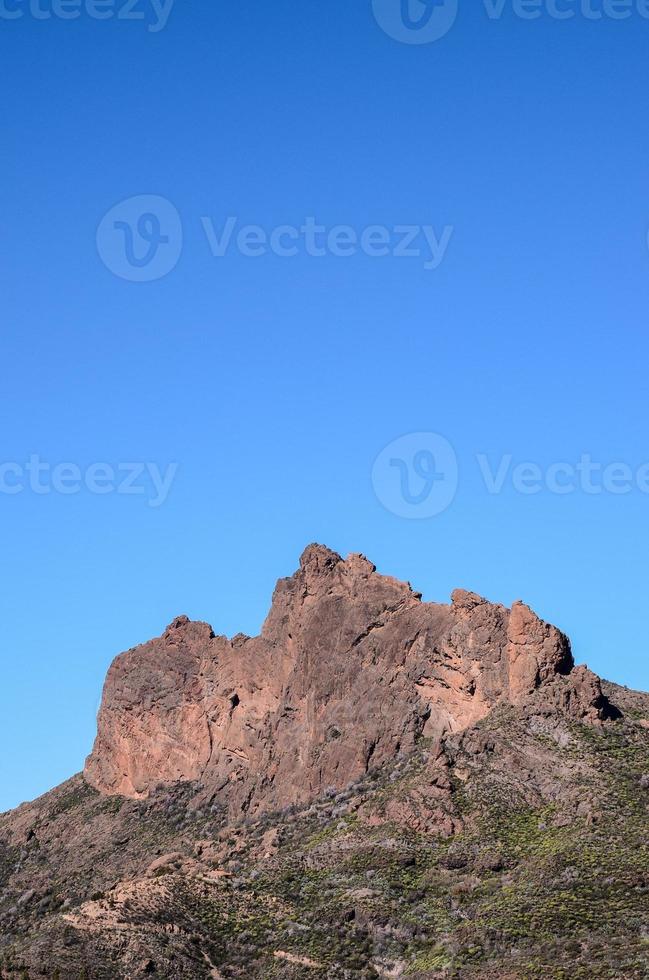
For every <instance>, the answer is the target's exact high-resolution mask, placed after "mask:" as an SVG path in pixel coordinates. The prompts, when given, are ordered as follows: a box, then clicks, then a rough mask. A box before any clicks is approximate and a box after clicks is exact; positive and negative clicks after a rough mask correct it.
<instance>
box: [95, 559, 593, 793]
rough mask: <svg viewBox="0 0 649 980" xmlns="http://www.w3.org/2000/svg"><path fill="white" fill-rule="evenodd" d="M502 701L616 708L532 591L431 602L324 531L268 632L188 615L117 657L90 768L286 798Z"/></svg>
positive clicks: (362, 768)
mask: <svg viewBox="0 0 649 980" xmlns="http://www.w3.org/2000/svg"><path fill="white" fill-rule="evenodd" d="M539 692H541V695H540V696H539ZM502 702H506V703H510V704H514V705H520V706H525V707H526V709H527V710H530V711H548V710H552V711H561V712H568V713H571V714H573V715H574V716H576V717H579V718H587V719H589V720H592V721H593V722H597V721H598V720H599V719H600V718H601V717H603V716H604V715H605V714H606V712H607V710H608V707H607V703H606V699H605V698H604V697H603V695H602V692H601V687H600V684H599V679H598V678H596V677H595V676H594V675H592V674H591V673H590V672H589V671H586V670H585V669H581V670H579V671H576V670H575V669H574V661H573V658H572V654H571V650H570V644H569V641H568V640H567V638H566V637H565V636H564V635H563V634H562V633H561V632H560V631H559V630H557V629H556V628H555V627H553V626H551V625H549V624H547V623H544V622H543V621H542V620H541V619H539V617H538V616H537V615H536V614H535V613H534V612H532V610H531V609H529V608H528V607H527V606H526V605H524V604H523V603H515V604H514V606H513V607H512V609H511V610H508V609H506V608H505V607H504V606H501V605H497V604H493V603H490V602H488V601H487V600H485V599H483V598H481V597H480V596H477V595H475V594H474V593H471V592H465V591H462V590H457V591H455V592H454V593H453V596H452V602H451V604H450V605H443V604H438V603H424V602H422V601H421V596H420V594H419V593H417V592H414V591H413V589H412V588H411V586H410V585H409V584H408V583H404V582H401V581H399V580H397V579H394V578H390V577H388V576H384V575H380V574H379V573H378V572H377V571H376V568H375V566H374V565H373V564H372V563H371V562H370V561H369V560H368V559H367V558H366V557H364V556H363V555H359V554H352V555H350V556H349V557H348V558H347V559H343V558H342V557H341V556H340V555H338V554H336V553H335V552H334V551H331V550H330V549H329V548H326V547H324V546H323V545H319V544H312V545H309V546H308V547H307V548H306V549H305V551H304V552H303V554H302V556H301V558H300V565H299V569H298V570H297V571H296V572H295V574H294V575H292V576H291V577H289V578H285V579H280V581H279V582H278V584H277V587H276V589H275V593H274V596H273V602H272V606H271V609H270V612H269V614H268V617H267V619H266V621H265V623H264V626H263V629H262V632H261V634H260V636H258V637H246V636H244V635H241V634H240V635H238V636H237V637H235V638H234V639H233V640H229V639H227V638H226V637H224V636H215V635H214V632H213V630H212V628H211V627H210V626H209V625H208V624H206V623H195V622H191V621H190V620H189V619H188V618H187V617H186V616H181V617H178V618H177V619H175V620H174V621H173V622H172V623H171V625H170V626H169V627H168V628H167V629H166V630H165V632H164V633H163V635H162V636H161V637H159V638H158V639H154V640H151V641H150V642H149V643H146V644H144V645H142V646H140V647H137V648H135V649H133V650H130V651H128V652H127V653H125V654H122V655H121V656H120V657H118V658H117V659H116V660H115V662H114V663H113V665H112V666H111V668H110V670H109V673H108V677H107V681H106V685H105V690H104V695H103V700H102V706H101V710H100V713H99V719H98V734H97V740H96V743H95V746H94V749H93V752H92V754H91V755H90V757H89V759H88V761H87V764H86V769H85V776H86V778H87V780H88V781H89V782H90V783H91V785H92V786H94V787H95V788H96V789H98V790H99V791H100V792H102V793H106V794H121V795H124V796H130V797H143V796H146V795H148V794H149V793H150V792H151V789H152V788H153V787H155V786H157V785H158V784H160V783H175V782H179V781H183V780H198V781H200V782H201V783H202V784H203V785H204V786H205V792H206V794H208V795H209V796H210V797H211V798H212V799H218V801H219V802H220V803H222V804H223V805H225V806H226V807H227V808H228V809H229V810H230V811H234V812H240V811H249V810H251V811H254V810H258V809H268V808H273V807H278V806H286V805H287V804H290V803H298V802H305V801H308V800H309V799H311V798H315V797H316V796H317V795H319V794H320V793H321V792H322V791H323V789H324V788H325V787H328V786H331V787H335V788H339V789H340V788H342V787H344V786H345V785H347V784H349V783H351V782H352V781H353V780H355V779H357V778H359V777H360V776H362V775H363V774H365V773H366V772H368V771H369V770H370V769H371V768H374V767H377V766H381V765H382V764H384V763H385V762H387V761H389V760H391V759H394V758H396V757H397V756H398V755H399V754H400V753H403V752H405V751H408V750H410V749H412V748H413V746H414V745H415V744H416V743H417V741H418V740H419V739H421V738H422V737H441V736H443V735H444V733H448V732H457V731H461V730H463V729H465V728H467V727H468V726H470V725H472V724H474V723H476V722H477V721H479V720H480V719H481V718H484V717H485V716H486V715H488V714H489V713H490V712H491V711H492V710H493V709H494V708H495V707H496V706H497V705H499V704H500V703H502Z"/></svg>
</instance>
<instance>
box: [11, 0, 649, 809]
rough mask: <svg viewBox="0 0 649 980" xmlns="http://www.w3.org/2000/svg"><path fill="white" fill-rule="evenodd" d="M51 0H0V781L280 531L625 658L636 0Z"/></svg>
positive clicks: (632, 509) (91, 717)
mask: <svg viewBox="0 0 649 980" xmlns="http://www.w3.org/2000/svg"><path fill="white" fill-rule="evenodd" d="M52 2H53V0H38V3H37V2H36V0H31V6H30V3H29V2H28V0H24V2H22V3H21V0H3V3H2V4H0V6H1V8H2V12H1V13H0V56H1V59H2V65H3V86H4V98H3V108H2V117H3V127H2V128H3V140H2V146H3V148H2V154H1V156H0V197H1V203H2V219H3V220H2V228H3V233H2V236H1V237H0V251H1V259H2V300H3V308H4V316H3V331H2V351H3V356H2V360H1V362H0V370H1V372H2V385H1V392H2V396H1V397H2V401H3V412H2V422H1V426H2V440H1V443H0V446H1V451H0V456H1V458H0V464H1V466H0V521H1V523H2V551H3V561H2V572H1V575H2V583H1V594H2V603H3V607H4V608H3V615H2V647H1V649H2V661H3V663H2V684H1V686H0V734H1V743H2V752H1V759H2V762H1V763H0V765H1V770H0V775H1V778H0V809H3V808H8V807H10V806H14V805H16V804H17V803H19V802H21V801H22V800H24V799H28V798H31V797H34V796H36V795H37V794H39V793H41V792H43V791H45V790H46V789H48V788H50V787H51V786H53V785H55V784H56V783H58V782H60V781H61V780H63V779H64V778H66V777H68V776H69V775H71V774H73V773H74V772H76V771H78V770H79V769H80V768H81V767H82V765H83V760H84V757H85V755H86V754H87V752H88V751H89V750H90V747H91V744H92V739H93V736H94V730H95V712H96V709H97V706H98V701H99V697H100V692H101V686H102V682H103V678H104V675H105V671H106V669H107V667H108V665H109V663H110V661H111V659H112V658H113V656H114V655H115V654H116V653H118V652H119V651H120V650H122V649H125V648H127V647H130V646H132V645H134V644H136V643H138V642H140V641H144V640H146V639H148V638H149V637H151V636H154V635H158V634H159V633H160V632H162V630H163V629H164V627H165V626H166V624H167V623H168V622H169V621H170V620H171V619H172V618H173V617H174V616H175V615H177V614H180V613H187V614H188V615H190V616H192V617H195V618H200V619H205V620H208V621H209V622H211V623H212V625H213V626H214V628H215V630H216V631H217V632H222V633H226V634H230V635H231V634H233V633H236V632H238V631H240V630H241V631H244V632H248V633H254V632H256V631H257V630H258V628H259V626H260V623H261V621H262V619H263V617H264V615H265V612H266V610H267V607H268V604H269V600H270V595H271V592H272V588H273V585H274V581H275V579H276V578H277V577H278V576H280V575H285V574H289V573H291V572H292V571H293V570H294V568H295V567H296V565H297V561H298V557H299V554H300V552H301V551H302V549H303V547H304V546H305V545H306V544H307V543H308V542H310V541H313V540H318V541H322V542H324V543H326V544H328V545H329V546H330V547H332V548H334V549H336V550H338V551H341V552H343V553H344V554H347V553H348V552H350V551H362V552H364V553H366V554H367V555H368V556H369V557H370V558H372V560H373V561H374V562H375V563H376V564H377V565H378V567H379V569H380V570H381V571H385V572H388V573H391V574H394V575H397V576H400V577H404V578H407V579H409V580H410V581H412V583H413V585H415V586H416V587H417V588H419V589H420V590H421V591H423V593H424V596H425V598H427V599H436V600H443V601H446V600H447V599H448V596H449V594H450V592H451V590H452V589H453V588H455V587H457V586H461V587H465V588H469V589H473V590H476V591H478V592H480V593H482V594H484V595H486V596H488V597H489V598H491V599H494V600H497V601H500V602H504V603H510V602H511V601H513V600H514V599H517V598H523V599H525V600H526V601H527V602H529V603H530V604H531V605H533V606H534V607H535V608H536V609H537V611H538V612H539V613H540V614H541V615H543V616H544V617H545V618H547V619H549V620H551V621H553V622H555V623H557V624H558V625H559V626H560V627H562V628H563V629H564V630H565V631H567V632H568V633H569V634H570V635H571V637H572V639H573V642H574V648H575V654H576V657H577V659H578V660H580V661H582V662H583V661H585V662H587V663H588V664H589V666H591V667H592V668H593V669H595V670H597V671H598V672H599V673H601V674H603V675H605V676H607V677H609V678H611V679H615V680H617V681H619V682H622V683H626V684H628V685H630V686H634V687H641V688H642V687H643V688H645V689H647V688H649V667H648V665H647V652H648V649H647V646H648V645H647V638H646V628H645V624H644V620H645V618H646V611H645V610H646V589H647V553H648V545H649V530H648V528H649V493H647V491H648V490H649V479H648V476H649V470H648V469H647V467H646V466H645V465H644V464H647V463H648V462H649V439H648V438H647V355H648V353H649V340H648V339H647V304H648V300H649V249H648V247H647V229H648V227H649V180H648V178H649V152H648V151H649V137H648V131H647V119H648V118H649V112H648V109H649V105H648V103H649V88H648V86H647V65H648V63H649V57H648V56H649V19H646V17H645V16H643V15H642V4H641V3H640V2H638V3H637V4H636V2H635V0H634V2H633V3H631V4H629V5H628V6H626V7H625V6H624V4H623V3H621V4H620V3H617V4H613V3H610V2H609V3H608V5H607V7H606V11H605V12H604V15H603V16H601V17H600V18H599V19H597V18H596V17H595V14H596V13H597V11H598V10H599V11H602V9H603V8H602V3H603V0H600V2H599V5H598V0H589V2H588V4H586V3H585V0H584V6H582V5H581V2H580V3H579V4H570V2H569V0H559V2H558V6H555V7H554V8H552V6H550V5H549V4H548V5H546V4H545V3H542V4H540V6H539V7H538V9H537V8H533V7H530V6H529V5H527V6H526V7H524V8H520V9H518V10H516V9H514V8H513V7H512V4H511V2H508V3H504V4H501V3H495V0H494V2H492V3H489V2H487V3H486V7H485V5H483V3H482V2H473V0H472V2H471V3H469V2H468V0H467V2H466V3H460V6H459V9H457V10H455V9H454V8H453V5H452V0H446V5H444V4H442V5H441V6H439V7H437V6H434V7H432V8H427V7H425V6H424V5H423V4H422V3H421V0H411V3H410V7H409V8H408V9H404V10H402V9H401V7H400V0H376V2H375V4H374V7H373V4H372V2H371V0H353V2H350V0H327V2H326V3H325V2H323V0H299V2H297V0H273V2H272V3H267V2H266V3H262V2H261V0H256V2H246V0H210V2H196V3H188V2H181V0H177V2H176V4H175V5H174V6H173V8H172V9H165V10H161V5H160V3H158V4H157V5H154V4H153V3H152V2H151V0H146V2H145V0H138V5H137V6H135V7H132V5H131V4H129V7H131V13H132V14H133V13H138V12H140V13H142V14H144V15H145V19H144V20H140V19H138V20H134V19H129V17H128V11H129V8H127V7H126V4H125V0H115V3H114V4H113V6H112V7H111V5H110V4H111V0H108V4H107V5H106V4H104V5H103V6H101V5H99V4H92V3H91V2H90V0H83V2H82V4H81V7H79V8H75V7H74V2H75V0H66V3H67V5H66V3H63V4H61V3H60V0H59V5H58V6H54V7H53V6H52ZM48 3H49V6H48ZM553 9H554V11H555V13H556V11H559V12H561V11H563V12H566V11H567V12H568V13H571V12H572V13H573V14H574V16H573V17H570V18H567V19H557V17H556V16H555V15H553V12H552V11H553ZM118 11H119V12H120V13H121V17H120V19H117V18H116V17H114V16H113V17H108V16H106V19H101V20H100V19H98V16H97V15H98V13H100V12H101V13H103V14H105V15H108V14H116V13H117V12H118ZM524 11H527V12H528V13H529V12H530V11H531V12H532V13H538V14H539V16H538V17H537V18H535V19H527V18H524V17H522V16H521V13H522V12H524ZM615 11H617V12H618V14H619V13H620V11H621V12H622V13H626V14H628V15H629V16H628V17H627V18H626V19H617V18H615V17H613V16H612V14H613V13H614V12H615ZM48 13H49V14H50V15H51V16H48ZM645 13H646V11H645ZM62 14H67V15H69V16H70V18H72V15H74V14H78V15H79V16H78V17H76V18H75V19H64V18H63V17H62V16H61V15H62ZM167 14H168V17H166V15H167ZM165 17H166V20H165ZM444 17H446V18H447V20H446V22H444V21H443V20H442V18H444ZM454 18H455V19H454ZM431 32H432V36H431ZM436 34H440V35H442V34H443V36H439V37H438V38H437V39H436V40H435V39H434V36H435V35H436ZM411 42H417V43H411ZM419 42H421V43H419ZM133 198H136V200H135V201H133V200H131V199H133ZM124 201H127V202H128V203H126V204H122V203H121V202H124ZM228 219H233V220H232V221H230V223H229V224H228ZM233 222H234V223H233ZM245 226H258V227H257V229H256V230H255V229H254V228H253V230H252V231H251V230H250V229H248V230H243V231H242V229H244V227H245ZM314 226H315V227H316V228H317V229H324V231H322V230H317V231H314V230H313V228H314ZM338 226H344V227H343V228H342V229H341V228H340V227H338ZM260 229H263V233H262V231H261V230H260ZM404 229H405V230H404ZM409 229H412V230H409ZM228 230H229V231H230V232H231V234H230V237H229V238H228V237H227V234H225V237H224V233H227V232H228ZM413 236H414V237H413ZM408 238H409V239H410V245H408V243H407V241H406V239H408ZM404 251H405V252H406V253H410V252H413V251H414V252H415V253H417V254H414V255H411V254H405V255H404V254H400V253H403V252H404ZM219 253H222V254H219ZM253 253H258V254H253ZM384 253H387V254H384ZM403 437H405V438H403ZM395 440H398V441H396V442H395ZM393 443H395V444H394V445H393ZM62 464H67V465H66V466H65V467H64V468H63V469H61V468H60V467H61V465H62ZM101 464H103V465H101ZM521 464H529V465H528V466H527V467H526V468H523V469H521ZM557 464H564V465H563V467H562V468H560V469H559V468H557ZM616 464H617V465H616ZM57 466H58V467H59V469H56V470H55V469H54V467H57ZM612 466H613V467H614V468H613V469H611V467H612ZM169 467H171V469H170V468H169ZM530 467H531V468H530ZM643 467H644V468H643ZM129 488H130V490H137V489H138V488H139V489H140V490H141V491H142V492H140V493H133V492H130V493H129V492H126V491H127V490H128V489H129ZM566 488H567V489H568V490H569V491H570V492H558V491H559V490H565V489H566ZM75 490H76V491H78V492H73V491H75ZM64 491H65V492H64ZM100 491H103V492H100ZM118 491H119V492H118ZM529 491H533V492H529ZM620 491H625V492H620Z"/></svg>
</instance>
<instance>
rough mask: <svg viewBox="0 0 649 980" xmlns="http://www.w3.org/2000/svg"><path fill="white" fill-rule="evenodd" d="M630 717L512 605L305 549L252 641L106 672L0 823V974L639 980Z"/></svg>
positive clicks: (639, 831) (125, 658)
mask: <svg viewBox="0 0 649 980" xmlns="http://www.w3.org/2000/svg"><path fill="white" fill-rule="evenodd" d="M648 817H649V695H644V694H639V693H635V692H631V691H628V690H626V689H623V688H620V687H617V686H615V685H613V684H609V683H606V682H600V681H599V679H598V678H597V677H596V676H595V675H593V674H592V673H591V672H590V671H588V670H587V669H586V668H583V667H576V666H575V665H574V662H573V659H572V654H571V651H570V644H569V642H568V640H567V639H566V637H565V636H563V634H561V633H560V632H559V631H558V630H556V629H555V628H554V627H552V626H549V625H548V624H546V623H543V622H542V621H541V620H540V619H538V617H536V616H535V615H534V613H532V612H531V610H529V609H528V607H527V606H524V605H523V604H522V603H517V604H515V605H514V607H513V608H512V609H511V610H509V609H505V608H504V607H502V606H498V605H493V604H491V603H489V602H487V601H485V600H483V599H481V598H480V597H478V596H476V595H473V594H472V593H467V592H462V591H458V592H456V593H454V595H453V601H452V603H451V605H442V604H436V603H423V602H422V601H421V598H420V596H419V595H418V594H417V593H416V592H414V591H413V590H412V589H411V587H410V586H409V585H407V584H404V583H401V582H397V581H396V580H394V579H390V578H387V577H384V576H381V575H378V574H377V573H376V570H375V569H374V567H373V566H372V565H371V563H370V562H368V561H367V559H365V558H363V557H362V556H350V558H348V559H347V560H343V559H341V558H340V556H338V555H336V554H335V553H333V552H331V551H329V550H328V549H326V548H323V547H321V546H310V548H308V549H307V550H306V552H305V553H304V555H303V556H302V559H301V563H300V568H299V570H298V571H297V572H296V574H295V575H294V576H292V577H291V578H289V579H285V580H281V581H280V582H279V583H278V586H277V589H276V592H275V596H274V599H273V603H272V607H271V611H270V613H269V616H268V619H267V621H266V623H265V624H264V627H263V630H262V633H261V635H260V636H259V637H254V638H250V637H244V636H238V637H235V638H234V639H233V640H228V639H226V638H224V637H216V636H214V634H213V632H212V630H211V628H210V627H209V626H207V625H206V624H200V623H191V622H190V621H189V620H187V619H186V618H184V617H180V618H178V619H177V620H175V621H174V622H173V623H172V624H171V626H170V627H169V628H168V629H167V630H166V631H165V632H164V634H163V635H162V636H161V637H160V638H159V639H157V640H153V641H151V642H150V643H148V644H144V645H143V646H141V647H137V648H134V649H132V650H130V651H127V653H125V654H123V655H122V656H121V657H119V658H117V660H116V661H115V663H114V664H113V666H112V667H111V670H110V671H109V675H108V678H107V682H106V687H105V691H104V697H103V701H102V707H101V710H100V714H99V720H98V736H97V741H96V743H95V747H94V749H93V752H92V754H91V756H90V757H89V760H88V762H87V765H86V769H85V773H84V774H80V775H78V776H75V777H73V778H72V779H71V780H69V781H68V782H67V783H65V784H63V785H62V786H60V787H58V788H57V789H55V790H53V791H52V792H51V793H48V794H46V795H45V796H44V797H42V798H41V799H40V800H37V801H35V802H34V803H31V804H25V805H24V806H22V807H20V808H18V809H17V810H15V811H12V812H11V813H8V814H4V815H2V816H0V957H1V960H0V962H1V963H2V976H3V977H28V978H32V977H34V978H36V977H49V978H55V977H58V978H59V980H68V978H69V980H76V978H82V977H86V978H92V980H94V978H97V980H103V978H131V977H133V978H135V977H140V976H154V977H155V976H158V977H161V978H162V977H169V978H175V977H178V978H184V977H198V978H202V977H205V978H209V977H211V978H219V977H221V978H234V977H240V978H313V980H318V978H325V977H330V978H340V980H343V978H349V980H352V978H370V977H374V978H376V977H385V978H390V977H392V978H398V977H404V978H413V980H431V978H437V977H439V978H447V977H448V978H451V977H455V978H466V980H474V978H475V980H478V978H480V980H487V978H489V980H493V978H498V980H514V978H521V980H522V978H529V980H536V978H538V980H541V978H557V980H558V978H568V977H570V978H571V980H572V978H584V980H587V978H598V977H601V978H616V980H634V978H646V977H648V976H649V843H648V840H647V837H648V834H647V830H648V828H649V820H648Z"/></svg>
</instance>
